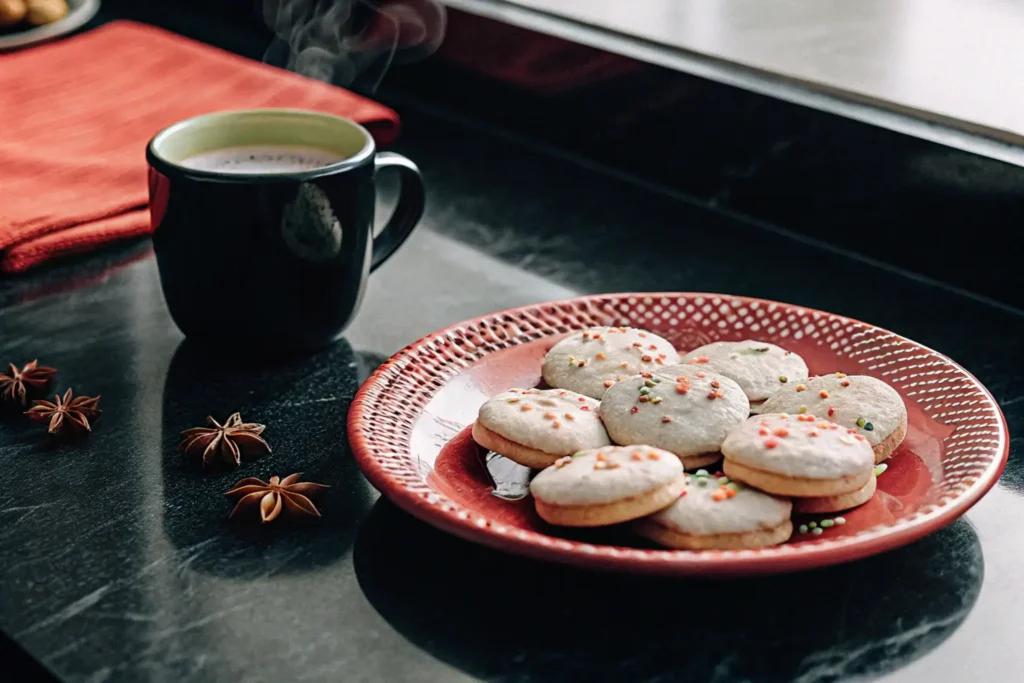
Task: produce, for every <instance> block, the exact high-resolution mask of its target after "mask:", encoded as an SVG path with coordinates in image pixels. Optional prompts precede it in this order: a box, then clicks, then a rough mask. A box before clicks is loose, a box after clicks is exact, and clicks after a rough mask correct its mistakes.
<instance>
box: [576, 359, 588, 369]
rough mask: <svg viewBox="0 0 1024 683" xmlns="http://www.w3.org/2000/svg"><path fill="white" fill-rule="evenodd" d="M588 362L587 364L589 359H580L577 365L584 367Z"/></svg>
mask: <svg viewBox="0 0 1024 683" xmlns="http://www.w3.org/2000/svg"><path fill="white" fill-rule="evenodd" d="M586 364H587V361H585V360H581V361H578V362H577V363H576V367H578V368H582V367H583V366H584V365H586Z"/></svg>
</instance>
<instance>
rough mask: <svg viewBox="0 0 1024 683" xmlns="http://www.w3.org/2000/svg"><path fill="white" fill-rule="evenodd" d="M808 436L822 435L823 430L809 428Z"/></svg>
mask: <svg viewBox="0 0 1024 683" xmlns="http://www.w3.org/2000/svg"><path fill="white" fill-rule="evenodd" d="M807 436H821V432H819V431H818V430H816V429H808V430H807Z"/></svg>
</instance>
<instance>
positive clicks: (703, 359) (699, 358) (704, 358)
mask: <svg viewBox="0 0 1024 683" xmlns="http://www.w3.org/2000/svg"><path fill="white" fill-rule="evenodd" d="M710 361H711V359H710V358H708V357H707V356H697V357H696V358H694V359H693V360H691V361H690V363H691V364H693V363H708V362H710Z"/></svg>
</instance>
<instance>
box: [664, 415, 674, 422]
mask: <svg viewBox="0 0 1024 683" xmlns="http://www.w3.org/2000/svg"><path fill="white" fill-rule="evenodd" d="M661 421H662V422H666V423H668V422H671V421H672V418H671V417H669V416H668V415H662V416H661Z"/></svg>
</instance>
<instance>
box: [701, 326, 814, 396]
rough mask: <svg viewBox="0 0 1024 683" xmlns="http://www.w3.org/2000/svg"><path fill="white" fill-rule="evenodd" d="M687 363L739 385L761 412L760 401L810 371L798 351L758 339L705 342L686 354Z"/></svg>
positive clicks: (805, 376)
mask: <svg viewBox="0 0 1024 683" xmlns="http://www.w3.org/2000/svg"><path fill="white" fill-rule="evenodd" d="M683 362H684V363H689V364H692V365H700V366H703V367H704V368H705V369H706V370H710V371H711V372H714V373H717V374H719V375H725V376H726V377H728V378H729V379H731V380H733V381H734V382H736V383H737V384H739V385H740V388H741V389H743V391H744V393H745V394H746V395H747V399H748V400H749V401H750V410H751V412H753V413H756V412H760V410H759V408H760V404H761V403H762V402H764V401H765V400H766V399H767V398H768V397H769V396H771V395H772V394H774V393H775V392H776V391H778V389H779V387H781V386H782V385H784V384H787V383H789V382H799V381H801V380H804V379H807V374H808V373H807V364H806V363H805V362H804V359H803V358H801V357H800V356H799V355H797V354H796V353H793V352H792V351H787V350H786V349H784V348H782V347H780V346H776V345H775V344H769V343H767V342H762V341H757V340H754V339H749V340H747V341H738V342H727V341H721V342H713V343H711V344H705V345H704V346H701V347H698V348H696V349H694V350H693V351H690V352H689V353H687V354H686V355H685V356H683Z"/></svg>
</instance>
